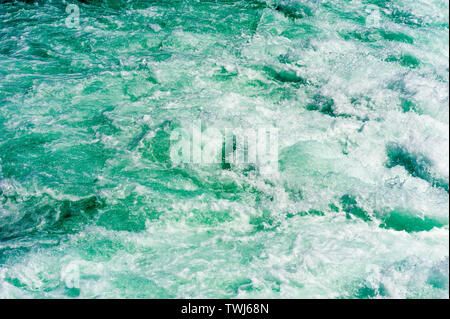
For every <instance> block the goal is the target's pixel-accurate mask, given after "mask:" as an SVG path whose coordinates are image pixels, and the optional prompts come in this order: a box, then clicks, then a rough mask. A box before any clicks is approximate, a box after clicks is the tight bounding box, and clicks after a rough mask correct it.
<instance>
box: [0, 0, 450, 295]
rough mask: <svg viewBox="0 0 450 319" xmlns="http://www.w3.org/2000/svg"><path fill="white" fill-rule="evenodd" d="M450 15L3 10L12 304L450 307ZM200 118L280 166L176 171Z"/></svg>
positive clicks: (52, 7)
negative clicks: (246, 302) (93, 301)
mask: <svg viewBox="0 0 450 319" xmlns="http://www.w3.org/2000/svg"><path fill="white" fill-rule="evenodd" d="M69 3H70V4H75V5H76V6H77V8H78V10H79V20H78V21H76V19H75V20H70V19H69V20H68V21H69V22H68V23H66V19H67V18H71V17H70V15H71V14H73V13H74V11H71V10H68V12H66V8H67V6H68V4H69ZM448 8H449V2H448V0H445V1H443V0H419V1H407V0H391V1H388V0H385V1H383V0H367V1H365V0H360V1H357V0H355V1H344V0H334V1H331V0H330V1H325V0H324V1H319V0H310V1H306V0H296V1H278V0H267V1H263V0H249V1H244V0H240V1H239V0H228V1H206V0H205V1H204V0H198V1H193V0H191V1H187V0H185V1H162V0H160V1H156V0H155V1H125V0H123V1H120V0H117V1H106V0H105V1H83V2H78V1H67V2H66V3H63V1H57V0H53V1H35V2H32V1H30V2H24V1H0V37H1V38H0V92H1V95H0V297H2V298H55V297H56V298H61V297H63V298H65V297H67V298H73V297H81V298H136V297H138V298H141V297H143V298H202V297H203V298H448V296H449V268H448V267H449V226H448V224H449V168H448V163H449V146H448V142H449V111H448V103H449V89H448V85H449V64H448V58H449V14H448ZM373 12H375V13H377V14H378V18H379V19H378V20H376V21H375V24H373V23H372V24H370V23H369V22H368V21H371V20H369V18H368V17H373V16H372V14H373ZM71 23H72V24H71ZM199 119H200V120H201V121H202V125H203V126H204V127H214V128H217V129H219V130H223V129H225V128H248V127H276V128H277V129H278V135H279V137H278V144H279V148H278V149H279V161H278V164H279V173H278V174H273V175H265V174H260V173H259V171H258V169H254V168H252V167H243V166H241V165H224V164H223V163H218V164H209V165H202V164H186V165H178V166H174V165H172V163H171V157H170V156H169V154H170V147H171V141H170V135H171V132H173V131H174V130H176V129H180V128H186V129H187V128H189V127H190V126H191V125H192V123H193V122H194V121H196V120H199ZM205 138H209V136H208V135H207V134H206V137H205Z"/></svg>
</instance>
